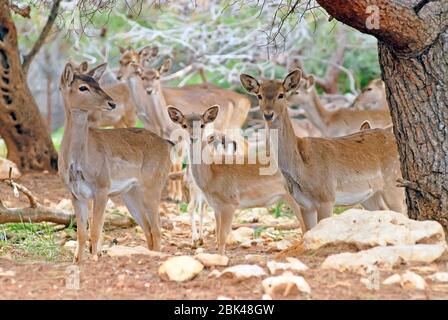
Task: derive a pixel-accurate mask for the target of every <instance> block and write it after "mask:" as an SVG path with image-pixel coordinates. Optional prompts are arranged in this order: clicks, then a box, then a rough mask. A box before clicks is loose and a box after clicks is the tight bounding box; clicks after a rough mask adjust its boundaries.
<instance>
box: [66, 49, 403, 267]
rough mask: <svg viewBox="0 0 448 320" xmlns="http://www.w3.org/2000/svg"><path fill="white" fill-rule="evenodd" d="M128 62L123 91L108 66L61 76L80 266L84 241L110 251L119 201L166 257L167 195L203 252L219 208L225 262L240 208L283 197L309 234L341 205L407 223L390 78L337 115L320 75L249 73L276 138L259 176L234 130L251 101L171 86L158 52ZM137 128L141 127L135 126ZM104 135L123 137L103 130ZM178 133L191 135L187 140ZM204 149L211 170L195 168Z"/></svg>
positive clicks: (137, 53) (128, 57) (246, 80)
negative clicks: (107, 225) (300, 113)
mask: <svg viewBox="0 0 448 320" xmlns="http://www.w3.org/2000/svg"><path fill="white" fill-rule="evenodd" d="M120 53H121V57H120V61H119V70H118V72H117V74H116V77H117V79H118V80H119V82H117V83H115V84H107V85H106V84H102V81H101V77H102V75H103V73H104V72H105V70H106V66H107V65H106V64H105V63H104V64H101V65H99V66H97V67H95V68H93V69H91V70H88V69H89V66H88V64H87V63H86V62H83V63H81V64H80V65H76V64H75V63H73V62H69V63H67V64H66V66H65V68H64V71H63V73H62V75H61V78H60V85H59V90H60V92H61V94H62V97H63V101H64V107H65V116H66V117H65V130H64V136H63V140H62V143H61V149H60V156H59V174H60V176H61V178H62V180H63V182H64V183H65V185H66V187H67V188H68V190H69V192H70V195H71V201H72V204H73V208H74V211H75V214H76V219H77V243H78V244H77V248H76V252H75V257H74V260H75V261H76V262H81V261H82V260H83V256H84V253H85V246H86V244H87V243H89V249H90V253H91V254H92V256H93V258H94V259H97V258H98V256H99V254H100V253H101V246H100V237H101V232H102V228H103V224H104V213H105V207H106V203H107V201H108V199H109V197H115V196H120V198H121V199H122V201H123V202H124V203H125V205H126V207H127V209H128V210H129V212H130V214H131V215H132V216H133V218H134V219H135V220H136V222H137V223H138V224H139V226H140V227H141V228H142V230H143V232H144V235H145V237H146V240H147V245H148V248H149V249H150V250H160V249H161V220H160V216H159V204H160V201H161V198H162V195H163V193H164V192H165V188H166V190H167V192H168V196H169V197H170V198H172V199H173V200H177V201H180V200H182V199H183V198H185V195H187V196H188V197H187V199H186V200H187V201H188V203H189V204H188V212H189V214H190V217H191V228H192V241H193V244H194V245H198V244H202V242H203V230H202V229H203V228H202V226H203V218H204V214H205V212H206V210H207V205H208V206H209V207H210V208H211V209H213V211H214V215H215V220H216V227H215V235H216V238H217V244H218V253H219V254H225V249H226V240H227V237H228V235H229V233H230V232H231V229H232V221H233V216H234V214H235V211H236V210H239V209H246V208H254V207H267V206H270V205H273V204H275V203H276V202H277V201H279V200H283V201H284V202H285V203H286V204H287V205H288V206H289V207H290V209H291V211H292V212H293V213H294V214H295V216H296V217H297V219H298V221H299V223H300V226H301V231H302V234H303V233H304V232H305V231H307V230H309V229H311V228H313V227H314V226H315V225H316V224H317V223H318V221H320V220H321V219H324V218H327V217H330V216H331V215H332V214H333V208H334V206H335V205H347V206H353V205H358V204H359V205H361V206H362V207H364V208H365V209H367V210H394V211H397V212H401V213H403V214H406V207H405V201H404V191H403V189H401V188H399V187H397V186H396V180H397V179H398V178H400V166H399V158H398V152H397V147H396V143H395V139H394V134H393V132H392V125H391V118H390V115H389V110H388V106H387V101H386V97H385V88H384V83H383V82H382V81H381V80H374V81H372V82H371V83H370V84H369V85H368V86H367V87H366V88H365V89H364V90H363V91H362V92H361V94H360V95H359V96H358V97H357V98H356V99H355V100H354V101H353V103H352V105H351V106H350V107H349V108H339V109H337V110H335V111H329V110H328V108H327V107H326V106H325V105H324V103H323V102H322V101H321V99H320V97H319V95H318V94H317V91H316V89H315V86H314V78H313V76H312V75H306V74H305V73H304V71H303V70H301V69H295V70H293V71H291V72H290V73H288V74H287V75H286V77H285V78H284V79H283V80H282V81H279V80H264V79H261V80H259V79H256V78H254V77H252V76H250V75H247V74H241V76H240V79H241V84H242V86H243V87H244V89H245V90H246V91H247V92H248V93H249V94H251V95H254V96H255V98H256V99H258V105H259V109H260V111H261V115H262V117H263V120H264V124H265V128H266V131H267V132H273V131H276V132H277V140H278V141H277V145H278V146H277V147H274V148H273V146H274V145H273V144H272V143H271V142H272V141H269V140H273V139H272V138H271V137H272V136H271V135H269V137H268V135H266V136H265V138H266V139H265V142H266V144H265V148H266V149H267V150H266V152H267V153H268V154H269V155H275V157H274V158H275V159H276V160H275V164H276V165H277V167H278V169H279V170H274V172H272V173H271V174H260V172H261V169H262V168H265V167H266V164H265V163H262V162H261V161H260V160H259V158H257V157H255V158H254V159H253V160H254V161H246V160H248V159H249V158H250V154H249V153H250V152H249V151H250V150H251V148H252V146H251V145H250V143H248V142H247V141H245V140H244V139H243V138H242V137H241V136H238V134H228V133H227V132H238V130H239V129H241V128H242V127H243V125H244V124H245V122H246V119H247V117H248V114H249V111H250V109H251V99H249V97H248V96H246V95H243V94H239V93H236V92H234V91H231V90H226V89H222V88H219V87H217V86H215V85H212V84H210V83H204V84H198V85H188V86H184V87H180V88H171V87H167V86H165V85H164V84H163V83H162V77H163V76H164V74H166V73H167V72H169V70H170V68H171V60H170V59H166V60H164V61H163V62H162V63H161V65H160V66H159V67H157V68H155V67H152V66H150V61H152V60H153V59H154V58H155V57H156V56H157V55H158V49H157V47H150V46H147V47H144V48H143V49H141V50H134V49H131V48H128V49H124V48H120ZM291 105H300V106H301V107H302V108H303V110H304V112H305V115H306V118H307V120H305V121H309V123H307V125H303V122H302V121H300V120H297V119H293V118H292V117H291V115H290V113H291V108H290V106H291ZM137 119H140V121H141V122H142V124H143V127H144V128H135V124H136V120H137ZM310 123H311V124H310ZM105 126H112V127H114V128H112V129H101V128H100V127H105ZM230 129H232V130H230ZM173 132H180V133H182V135H183V136H184V137H185V139H183V140H182V143H180V142H179V141H178V140H177V139H173ZM229 145H233V148H230V147H229ZM179 146H181V147H179ZM196 149H197V150H200V151H201V155H206V156H207V157H208V158H209V159H212V161H195V159H194V154H195V152H196V153H197V150H196ZM229 150H230V151H229ZM184 151H185V152H184ZM237 151H238V152H239V153H242V159H243V161H240V162H238V161H236V162H235V161H233V162H232V163H231V164H229V163H227V162H226V163H223V162H222V161H219V160H222V158H223V157H224V156H225V157H228V156H229V153H230V157H234V158H233V159H235V158H236V154H237ZM185 154H186V155H187V156H186V157H185ZM185 158H187V159H188V161H186V166H185V165H184V160H185ZM183 167H185V168H183ZM91 202H92V203H93V207H92V206H91V205H90V204H91ZM90 209H92V210H90ZM196 211H199V213H200V219H199V222H200V223H199V232H198V231H197V227H196V219H195V212H196ZM88 229H89V232H90V234H88Z"/></svg>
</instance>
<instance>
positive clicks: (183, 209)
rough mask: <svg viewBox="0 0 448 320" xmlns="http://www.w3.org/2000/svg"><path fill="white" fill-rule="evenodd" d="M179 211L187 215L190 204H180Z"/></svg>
mask: <svg viewBox="0 0 448 320" xmlns="http://www.w3.org/2000/svg"><path fill="white" fill-rule="evenodd" d="M179 211H180V212H182V213H187V211H188V203H186V202H181V203H180V204H179Z"/></svg>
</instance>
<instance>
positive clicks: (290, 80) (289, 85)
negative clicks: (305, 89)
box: [283, 69, 302, 92]
mask: <svg viewBox="0 0 448 320" xmlns="http://www.w3.org/2000/svg"><path fill="white" fill-rule="evenodd" d="M301 78H302V71H301V70H300V69H295V70H294V71H291V72H290V73H288V75H287V76H286V77H285V80H283V87H284V88H285V90H286V92H289V91H292V90H295V89H297V88H298V87H299V84H300V79H301Z"/></svg>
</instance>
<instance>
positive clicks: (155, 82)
mask: <svg viewBox="0 0 448 320" xmlns="http://www.w3.org/2000/svg"><path fill="white" fill-rule="evenodd" d="M170 69H171V59H166V60H165V61H163V63H162V65H161V66H160V67H159V68H157V69H146V70H144V71H143V72H142V73H141V74H140V79H141V80H142V84H143V88H144V89H145V91H146V93H147V94H149V95H151V94H153V93H154V92H155V91H156V90H158V88H159V86H160V77H161V76H162V75H163V74H164V73H167V72H168V71H169V70H170Z"/></svg>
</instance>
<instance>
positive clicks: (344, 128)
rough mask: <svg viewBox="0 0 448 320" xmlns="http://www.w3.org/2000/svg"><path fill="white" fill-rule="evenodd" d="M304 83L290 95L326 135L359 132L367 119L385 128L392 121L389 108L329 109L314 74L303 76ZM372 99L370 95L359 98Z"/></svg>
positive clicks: (292, 100)
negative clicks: (317, 86) (321, 95)
mask: <svg viewBox="0 0 448 320" xmlns="http://www.w3.org/2000/svg"><path fill="white" fill-rule="evenodd" d="M302 79H303V80H302V82H303V83H302V84H301V85H300V86H299V87H298V88H297V90H296V91H293V92H292V94H291V95H290V96H289V97H288V101H289V102H291V103H293V104H301V105H303V109H304V111H305V114H306V116H307V118H308V119H309V120H310V121H311V122H312V123H313V125H314V126H316V128H318V129H319V130H320V131H321V132H322V135H323V136H324V137H340V136H344V135H347V134H350V133H354V132H357V131H358V130H359V127H360V126H361V124H362V123H363V122H364V121H365V120H369V122H370V124H371V125H372V127H373V128H384V127H387V126H389V125H390V124H391V123H392V119H391V117H390V114H389V110H388V109H372V110H359V109H353V108H341V109H338V110H336V111H328V110H327V109H326V108H325V107H324V106H323V104H322V102H321V100H320V98H319V96H318V94H317V91H316V88H315V87H314V77H313V76H312V75H309V76H305V75H304V76H303V78H302ZM362 100H364V102H365V103H367V101H370V100H371V99H368V97H365V98H363V99H361V98H360V100H358V101H359V102H358V105H359V103H360V102H361V101H362Z"/></svg>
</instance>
